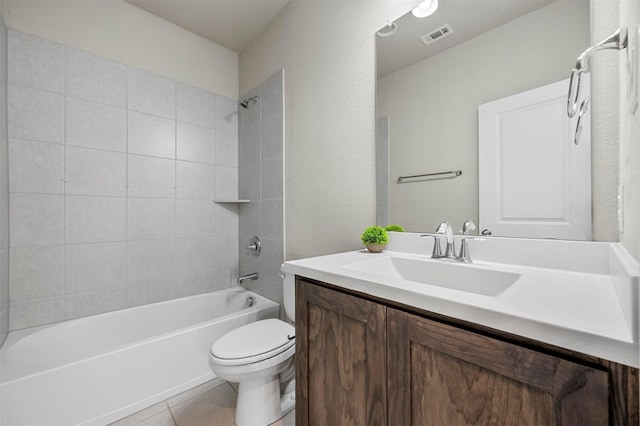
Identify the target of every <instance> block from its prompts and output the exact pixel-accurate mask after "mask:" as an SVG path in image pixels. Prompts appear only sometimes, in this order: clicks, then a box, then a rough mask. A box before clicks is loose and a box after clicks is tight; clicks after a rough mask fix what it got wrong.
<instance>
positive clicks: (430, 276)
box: [344, 256, 520, 296]
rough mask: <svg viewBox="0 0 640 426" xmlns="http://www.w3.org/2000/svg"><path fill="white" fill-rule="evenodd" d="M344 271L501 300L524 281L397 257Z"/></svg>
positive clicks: (503, 274) (492, 272) (510, 275)
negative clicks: (511, 287) (512, 286)
mask: <svg viewBox="0 0 640 426" xmlns="http://www.w3.org/2000/svg"><path fill="white" fill-rule="evenodd" d="M344 268H348V269H352V270H356V271H362V272H367V273H371V274H376V275H380V276H383V277H386V278H395V279H402V280H407V281H414V282H419V283H423V284H429V285H434V286H438V287H445V288H449V289H452V290H458V291H465V292H468V293H476V294H481V295H484V296H497V295H499V294H500V293H502V292H503V291H505V290H506V289H507V288H509V287H510V286H511V285H512V284H513V283H515V282H516V281H517V280H518V278H520V274H516V273H513V272H504V271H497V270H492V269H484V268H478V267H474V266H471V265H468V264H457V263H447V262H444V261H439V260H438V261H436V260H421V259H413V258H404V257H393V256H388V257H378V258H375V259H371V260H363V261H361V262H356V263H351V264H349V265H344Z"/></svg>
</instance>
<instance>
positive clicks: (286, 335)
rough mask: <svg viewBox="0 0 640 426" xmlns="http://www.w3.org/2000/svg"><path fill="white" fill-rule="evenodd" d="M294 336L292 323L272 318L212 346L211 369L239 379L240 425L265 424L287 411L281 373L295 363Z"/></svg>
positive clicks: (210, 355)
mask: <svg viewBox="0 0 640 426" xmlns="http://www.w3.org/2000/svg"><path fill="white" fill-rule="evenodd" d="M294 337H295V328H294V327H293V326H292V325H291V324H288V323H286V322H284V321H281V320H279V319H273V318H272V319H266V320H261V321H256V322H253V323H250V324H247V325H244V326H242V327H239V328H236V329H235V330H232V331H230V332H229V333H227V334H225V335H224V336H222V337H221V338H220V339H218V340H217V341H216V342H215V343H214V344H213V346H212V347H211V352H210V353H209V366H210V367H211V370H212V371H213V372H214V373H215V374H216V375H217V376H218V377H220V378H222V379H225V380H228V381H230V382H237V383H239V388H238V402H237V406H236V424H237V425H238V426H265V425H268V424H270V423H273V422H275V421H276V420H278V419H279V418H280V417H282V416H283V415H284V414H286V413H283V409H282V408H281V400H280V373H281V372H283V371H285V370H287V369H288V368H289V367H290V366H291V364H292V363H293V355H294V353H295V338H294ZM290 405H291V407H290V408H293V404H290Z"/></svg>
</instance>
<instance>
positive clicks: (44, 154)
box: [9, 139, 64, 194]
mask: <svg viewBox="0 0 640 426" xmlns="http://www.w3.org/2000/svg"><path fill="white" fill-rule="evenodd" d="M9 157H10V159H9V162H10V167H9V173H10V186H11V192H29V193H37V194H63V193H64V145H60V144H54V143H46V142H33V141H27V140H24V139H11V140H9Z"/></svg>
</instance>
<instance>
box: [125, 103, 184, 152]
mask: <svg viewBox="0 0 640 426" xmlns="http://www.w3.org/2000/svg"><path fill="white" fill-rule="evenodd" d="M128 137H129V146H128V147H129V148H128V149H129V153H131V154H142V155H152V156H154V157H164V158H176V127H175V121H173V120H168V119H166V118H160V117H156V116H153V115H149V114H142V113H139V112H133V111H129V123H128Z"/></svg>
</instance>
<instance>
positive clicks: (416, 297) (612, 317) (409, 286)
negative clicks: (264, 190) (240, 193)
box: [284, 235, 640, 368]
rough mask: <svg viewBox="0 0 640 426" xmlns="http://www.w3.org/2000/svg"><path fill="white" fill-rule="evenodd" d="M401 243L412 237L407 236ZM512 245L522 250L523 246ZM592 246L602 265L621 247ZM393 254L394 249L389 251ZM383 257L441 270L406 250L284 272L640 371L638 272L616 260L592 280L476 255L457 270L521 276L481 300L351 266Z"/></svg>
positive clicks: (342, 257) (345, 256) (309, 263)
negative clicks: (476, 256)
mask: <svg viewBox="0 0 640 426" xmlns="http://www.w3.org/2000/svg"><path fill="white" fill-rule="evenodd" d="M402 238H405V239H409V238H413V237H411V236H410V235H404V236H403V237H402ZM499 240H508V239H497V238H492V242H491V244H501V243H500V242H499ZM514 241H515V240H513V239H512V240H511V241H507V242H506V244H513V243H514ZM515 243H517V244H522V241H515ZM558 243H559V244H566V243H567V242H558ZM544 244H545V245H547V246H548V244H550V242H548V241H544ZM578 244H580V243H578ZM582 244H584V243H582ZM591 244H598V245H600V247H597V250H599V252H598V253H597V255H598V256H599V257H602V255H603V253H606V252H607V247H606V246H607V245H611V248H610V250H609V251H612V253H613V256H614V257H615V255H616V253H618V252H619V251H620V246H619V245H615V244H607V243H591ZM390 246H392V247H394V244H390ZM585 247H587V248H588V249H592V248H594V246H591V247H590V246H585ZM603 247H604V249H603ZM489 248H490V247H489ZM542 248H543V249H544V248H545V247H542ZM547 248H548V247H547ZM571 248H572V249H573V247H571ZM560 249H561V250H564V249H566V247H560ZM603 250H604V251H603ZM414 251H415V250H414ZM573 254H574V255H575V252H573ZM578 255H580V253H578ZM383 257H403V258H412V259H417V260H421V261H427V262H442V260H431V259H430V256H428V255H426V254H416V253H415V252H414V253H412V252H411V250H409V252H406V251H402V252H400V251H388V250H385V251H384V252H383V253H380V254H372V253H369V252H367V251H366V250H360V251H353V252H346V253H339V254H332V255H327V256H320V257H314V258H308V259H300V260H295V261H288V262H285V264H284V271H285V273H288V274H295V275H300V276H304V277H308V278H312V279H315V280H319V281H324V282H328V283H331V284H335V285H337V286H340V287H343V288H345V289H349V290H354V291H358V292H361V293H365V294H369V295H372V296H376V297H380V298H383V299H388V300H392V301H395V302H398V303H402V304H405V305H408V306H412V307H416V308H419V309H423V310H425V311H430V312H433V313H437V314H442V315H446V316H449V317H453V318H457V319H460V320H464V321H469V322H472V323H477V324H480V325H484V326H487V327H491V328H494V329H497V330H502V331H505V332H509V333H513V334H516V335H520V336H523V337H527V338H531V339H535V340H538V341H541V342H545V343H549V344H552V345H556V346H559V347H562V348H566V349H570V350H574V351H577V352H581V353H585V354H588V355H593V356H596V357H600V358H603V359H607V360H610V361H614V362H618V363H621V364H626V365H630V366H633V367H636V368H637V367H638V366H639V364H640V362H639V356H640V355H639V348H638V315H637V312H638V309H637V307H638V289H637V288H638V277H637V273H635V271H632V274H633V275H631V276H625V273H626V274H627V275H628V271H626V272H625V273H620V272H619V269H620V268H619V267H618V266H616V265H613V264H614V263H616V262H617V260H615V259H614V260H609V261H608V262H607V261H604V262H601V263H603V264H606V265H609V264H611V265H610V266H609V269H607V268H606V267H602V268H600V270H596V271H595V272H597V273H594V271H592V270H590V269H589V267H587V269H586V270H587V271H588V272H581V271H579V270H563V269H558V266H557V265H553V266H551V267H540V266H547V265H544V264H543V265H539V266H528V265H527V266H525V265H522V264H510V263H495V262H488V261H485V260H480V259H483V258H486V257H489V256H486V253H480V252H478V259H479V260H476V261H475V262H474V264H473V265H463V264H461V265H460V267H463V268H465V267H468V268H476V269H485V268H486V269H491V270H497V271H504V272H511V273H516V274H520V275H521V276H520V277H519V278H518V279H517V281H516V282H515V283H514V284H513V285H511V286H510V287H509V288H507V289H506V290H504V291H503V292H501V293H499V294H497V295H495V296H485V295H481V294H476V293H470V292H465V291H458V290H453V289H449V288H444V287H438V286H434V285H429V284H424V283H419V282H415V281H408V280H405V279H401V278H391V277H389V276H380V275H378V274H374V273H371V272H367V271H365V270H357V269H354V268H353V267H351V266H349V265H352V264H354V263H357V262H362V261H366V260H371V259H382V258H383ZM502 260H504V259H502ZM585 262H586V263H588V264H589V265H593V263H594V262H590V261H589V258H588V256H587V258H586V260H585ZM529 263H531V262H529ZM534 263H535V262H534ZM633 266H635V267H637V264H635V265H633V263H632V267H633ZM590 267H591V268H593V267H592V266H590ZM573 269H576V268H573ZM623 269H624V268H623ZM603 272H610V273H603ZM627 287H628V288H627ZM627 298H630V299H631V300H626V299H627Z"/></svg>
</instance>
